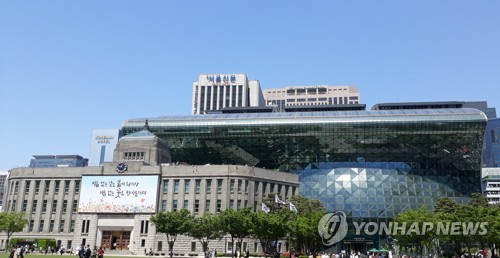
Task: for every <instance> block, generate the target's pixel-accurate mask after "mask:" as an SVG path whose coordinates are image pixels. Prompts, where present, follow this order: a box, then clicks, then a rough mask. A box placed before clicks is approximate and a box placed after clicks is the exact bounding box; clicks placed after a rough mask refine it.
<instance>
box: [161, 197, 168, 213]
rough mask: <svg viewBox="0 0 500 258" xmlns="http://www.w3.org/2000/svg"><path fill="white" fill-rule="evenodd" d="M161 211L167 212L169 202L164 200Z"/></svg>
mask: <svg viewBox="0 0 500 258" xmlns="http://www.w3.org/2000/svg"><path fill="white" fill-rule="evenodd" d="M161 210H162V211H166V210H167V200H162V201H161Z"/></svg>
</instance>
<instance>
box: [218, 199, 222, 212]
mask: <svg viewBox="0 0 500 258" xmlns="http://www.w3.org/2000/svg"><path fill="white" fill-rule="evenodd" d="M221 208H222V200H217V212H220V210H221Z"/></svg>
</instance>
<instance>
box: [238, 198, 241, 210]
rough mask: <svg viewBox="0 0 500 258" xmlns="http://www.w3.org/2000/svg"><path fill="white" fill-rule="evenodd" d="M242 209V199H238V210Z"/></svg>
mask: <svg viewBox="0 0 500 258" xmlns="http://www.w3.org/2000/svg"><path fill="white" fill-rule="evenodd" d="M239 209H241V200H238V210H239Z"/></svg>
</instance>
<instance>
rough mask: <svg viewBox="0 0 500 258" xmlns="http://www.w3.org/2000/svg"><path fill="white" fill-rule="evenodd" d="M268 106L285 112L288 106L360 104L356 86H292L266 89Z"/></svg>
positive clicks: (265, 94)
mask: <svg viewBox="0 0 500 258" xmlns="http://www.w3.org/2000/svg"><path fill="white" fill-rule="evenodd" d="M262 91H263V93H264V99H265V101H266V105H274V106H277V107H278V111H280V112H284V111H285V107H286V106H316V105H352V104H359V103H360V94H359V90H358V88H356V87H354V86H347V85H345V86H330V85H315V86H291V87H285V88H275V89H264V90H262Z"/></svg>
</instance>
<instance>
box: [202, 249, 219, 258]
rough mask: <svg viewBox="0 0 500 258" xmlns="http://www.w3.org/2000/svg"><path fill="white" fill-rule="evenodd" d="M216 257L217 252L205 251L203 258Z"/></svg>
mask: <svg viewBox="0 0 500 258" xmlns="http://www.w3.org/2000/svg"><path fill="white" fill-rule="evenodd" d="M216 257H217V250H215V249H214V250H207V251H205V258H216Z"/></svg>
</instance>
